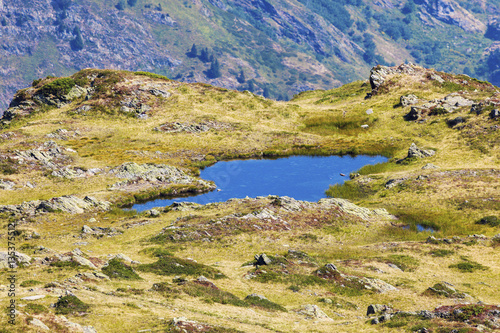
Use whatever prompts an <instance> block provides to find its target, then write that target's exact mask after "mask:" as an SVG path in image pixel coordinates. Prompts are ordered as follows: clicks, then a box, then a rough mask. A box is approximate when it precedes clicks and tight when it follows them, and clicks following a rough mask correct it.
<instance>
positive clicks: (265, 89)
mask: <svg viewBox="0 0 500 333" xmlns="http://www.w3.org/2000/svg"><path fill="white" fill-rule="evenodd" d="M262 96H264V97H265V98H269V97H271V89H269V87H268V86H265V87H264V91H263V92H262Z"/></svg>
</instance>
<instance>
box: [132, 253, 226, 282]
mask: <svg viewBox="0 0 500 333" xmlns="http://www.w3.org/2000/svg"><path fill="white" fill-rule="evenodd" d="M137 269H138V270H140V271H143V272H150V273H154V274H158V275H190V276H199V275H203V276H206V277H207V278H210V279H221V278H225V277H226V276H225V275H224V274H223V273H221V272H220V271H219V270H217V269H215V268H212V267H209V266H206V265H202V264H198V263H196V262H194V261H191V260H185V259H180V258H176V257H172V256H161V257H160V258H159V259H158V261H156V262H154V263H152V264H143V265H139V266H138V267H137Z"/></svg>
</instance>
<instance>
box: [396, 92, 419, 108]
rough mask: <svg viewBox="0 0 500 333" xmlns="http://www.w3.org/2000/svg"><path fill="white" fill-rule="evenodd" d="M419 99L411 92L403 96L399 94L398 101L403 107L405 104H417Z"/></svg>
mask: <svg viewBox="0 0 500 333" xmlns="http://www.w3.org/2000/svg"><path fill="white" fill-rule="evenodd" d="M418 101H419V99H418V97H417V96H415V95H413V94H409V95H404V96H401V97H400V98H399V103H400V104H401V105H402V106H403V107H407V106H410V105H414V104H417V103H418Z"/></svg>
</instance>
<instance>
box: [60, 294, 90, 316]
mask: <svg viewBox="0 0 500 333" xmlns="http://www.w3.org/2000/svg"><path fill="white" fill-rule="evenodd" d="M89 308H90V305H88V304H85V303H83V302H82V301H81V300H80V299H79V298H78V297H76V296H73V295H70V296H64V297H61V298H59V300H58V301H57V303H56V314H62V315H68V314H77V313H82V312H87V310H88V309H89Z"/></svg>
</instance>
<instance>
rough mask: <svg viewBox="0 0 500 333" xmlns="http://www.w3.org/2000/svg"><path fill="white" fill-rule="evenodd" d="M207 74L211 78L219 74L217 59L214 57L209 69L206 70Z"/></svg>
mask: <svg viewBox="0 0 500 333" xmlns="http://www.w3.org/2000/svg"><path fill="white" fill-rule="evenodd" d="M207 76H208V77H209V78H211V79H216V78H218V77H220V76H221V72H220V65H219V61H218V60H217V59H215V60H214V61H212V63H211V64H210V69H209V70H208V71H207Z"/></svg>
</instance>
